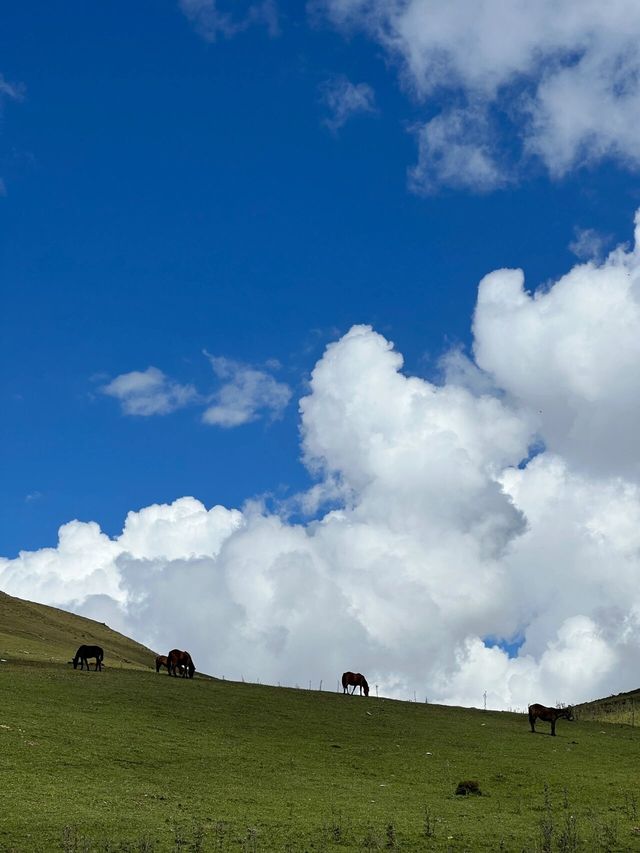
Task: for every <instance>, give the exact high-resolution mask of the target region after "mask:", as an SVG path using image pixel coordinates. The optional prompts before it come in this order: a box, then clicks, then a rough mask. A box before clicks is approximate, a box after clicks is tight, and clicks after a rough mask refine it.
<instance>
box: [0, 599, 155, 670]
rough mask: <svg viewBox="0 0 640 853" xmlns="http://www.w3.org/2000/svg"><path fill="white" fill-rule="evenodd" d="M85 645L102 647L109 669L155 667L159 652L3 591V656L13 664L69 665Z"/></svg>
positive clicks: (102, 626) (98, 625) (0, 647)
mask: <svg viewBox="0 0 640 853" xmlns="http://www.w3.org/2000/svg"><path fill="white" fill-rule="evenodd" d="M83 644H86V645H98V646H102V647H103V648H104V649H105V655H106V656H105V666H108V667H118V668H120V669H128V668H131V669H141V668H143V669H153V668H154V666H155V664H154V661H155V656H156V653H155V652H152V651H151V649H148V648H147V647H146V646H142V645H140V643H136V642H135V641H134V640H131V639H130V638H129V637H125V636H124V635H123V634H119V633H118V632H117V631H112V630H111V628H108V627H107V626H106V625H105V624H103V623H102V622H95V621H94V620H93V619H86V618H85V617H84V616H76V615H75V614H74V613H68V612H67V611H66V610H59V609H58V608H57V607H47V606H45V605H44V604H35V603H34V602H32V601H24V600H23V599H21V598H14V597H13V596H11V595H7V594H6V593H4V592H0V657H2V658H6V659H7V660H9V661H15V660H23V661H32V662H37V661H40V662H42V661H48V662H49V663H67V662H68V661H70V660H71V659H72V658H73V656H74V655H75V653H76V649H77V648H78V646H81V645H83ZM164 653H165V652H164V651H163V654H164Z"/></svg>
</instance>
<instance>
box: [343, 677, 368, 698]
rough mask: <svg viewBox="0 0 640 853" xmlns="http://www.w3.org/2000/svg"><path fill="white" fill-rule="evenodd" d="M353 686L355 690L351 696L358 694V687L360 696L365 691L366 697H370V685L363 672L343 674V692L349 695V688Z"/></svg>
mask: <svg viewBox="0 0 640 853" xmlns="http://www.w3.org/2000/svg"><path fill="white" fill-rule="evenodd" d="M352 685H353V690H352V691H351V694H352V695H353V694H354V693H355V692H356V687H359V688H360V695H361V696H362V693H363V691H364V695H365V696H368V695H369V685H368V684H367V679H366V678H365V677H364V675H363V674H362V673H361V672H343V673H342V692H343V693H348V692H349V687H351V686H352Z"/></svg>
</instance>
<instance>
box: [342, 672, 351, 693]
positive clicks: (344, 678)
mask: <svg viewBox="0 0 640 853" xmlns="http://www.w3.org/2000/svg"><path fill="white" fill-rule="evenodd" d="M348 684H349V679H348V677H347V673H346V672H343V673H342V689H343V690H346V689H347V686H348Z"/></svg>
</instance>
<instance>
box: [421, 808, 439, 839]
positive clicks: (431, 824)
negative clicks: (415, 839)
mask: <svg viewBox="0 0 640 853" xmlns="http://www.w3.org/2000/svg"><path fill="white" fill-rule="evenodd" d="M422 831H423V833H424V836H425V838H433V836H434V835H435V834H436V822H435V819H434V817H433V815H432V814H431V812H430V811H429V809H428V808H427V807H426V806H425V809H424V821H423V824H422Z"/></svg>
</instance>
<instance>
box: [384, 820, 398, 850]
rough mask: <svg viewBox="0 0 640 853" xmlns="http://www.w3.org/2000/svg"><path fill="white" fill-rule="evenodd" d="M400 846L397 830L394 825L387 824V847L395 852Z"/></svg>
mask: <svg viewBox="0 0 640 853" xmlns="http://www.w3.org/2000/svg"><path fill="white" fill-rule="evenodd" d="M397 846H398V839H397V838H396V828H395V826H394V825H393V824H392V823H388V824H387V844H386V847H387V849H388V850H395V849H396V848H397Z"/></svg>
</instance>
